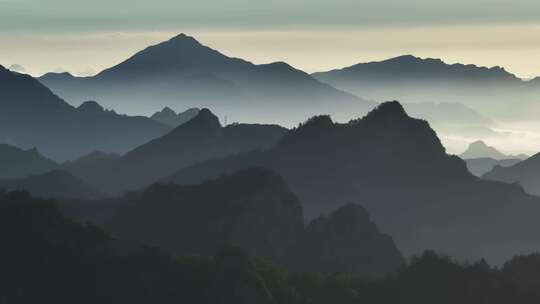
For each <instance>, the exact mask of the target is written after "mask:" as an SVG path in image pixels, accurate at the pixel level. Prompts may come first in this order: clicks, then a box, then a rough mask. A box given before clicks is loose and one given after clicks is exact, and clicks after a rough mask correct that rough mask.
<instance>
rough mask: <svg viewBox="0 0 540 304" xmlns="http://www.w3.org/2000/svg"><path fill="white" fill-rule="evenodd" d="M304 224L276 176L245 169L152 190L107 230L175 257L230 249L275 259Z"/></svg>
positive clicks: (298, 206)
mask: <svg viewBox="0 0 540 304" xmlns="http://www.w3.org/2000/svg"><path fill="white" fill-rule="evenodd" d="M303 225H304V220H303V217H302V207H301V204H300V201H299V200H298V198H296V196H295V195H294V194H293V193H292V192H291V191H290V190H289V189H288V187H287V185H286V184H285V182H284V181H283V180H282V179H281V177H279V176H278V175H276V174H274V173H272V172H269V171H268V170H263V169H247V170H244V171H240V172H237V173H234V174H232V175H230V176H224V177H221V178H218V179H216V180H213V181H208V182H205V183H202V184H200V185H195V186H177V185H159V184H156V185H154V186H151V187H150V188H148V189H147V190H145V191H144V192H143V193H142V194H141V195H140V197H138V198H137V202H136V203H134V204H131V205H130V206H129V207H128V208H125V210H120V211H119V212H118V213H117V215H116V216H115V217H114V218H113V220H112V221H111V224H110V225H109V227H108V228H109V230H110V231H111V233H113V234H114V235H115V236H117V237H119V238H122V239H125V240H133V241H138V242H141V243H146V244H153V245H156V246H159V247H161V248H166V249H168V250H172V251H173V252H175V253H177V254H185V255H201V256H211V255H212V254H213V253H214V252H215V251H216V249H217V248H219V246H222V245H231V246H238V247H241V248H244V249H246V250H247V251H248V253H250V254H251V255H255V256H267V257H272V258H280V257H281V255H282V254H283V252H284V251H285V250H286V249H287V248H288V247H289V246H290V244H291V243H292V242H293V241H294V240H295V238H296V236H297V235H299V234H300V233H301V232H302V230H303Z"/></svg>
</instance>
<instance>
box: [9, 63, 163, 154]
mask: <svg viewBox="0 0 540 304" xmlns="http://www.w3.org/2000/svg"><path fill="white" fill-rule="evenodd" d="M168 129H169V128H168V127H167V126H164V125H162V124H160V123H157V122H155V121H153V120H151V119H149V118H146V117H128V116H125V115H118V114H116V113H114V112H112V111H105V110H104V109H103V108H102V107H101V106H99V105H98V104H97V103H95V102H87V103H84V104H83V105H82V106H81V107H79V108H74V107H72V106H70V105H69V104H67V103H66V102H64V101H63V100H62V99H60V98H58V97H57V96H56V95H54V94H53V93H52V92H51V91H50V90H49V89H47V88H46V87H45V86H43V85H42V84H41V83H39V82H38V81H37V80H35V79H34V78H32V77H30V76H28V75H23V74H16V73H13V72H11V71H9V70H6V69H4V68H3V67H1V66H0V142H4V143H8V144H14V145H17V146H19V147H24V148H31V147H37V148H38V149H39V151H41V152H42V153H43V154H44V155H46V156H47V157H51V158H53V159H56V160H66V159H73V158H76V157H79V156H81V155H83V154H86V153H89V152H91V151H94V150H102V151H107V152H117V153H124V152H126V151H128V150H129V149H132V148H133V147H135V146H137V145H140V144H142V143H144V142H147V141H149V140H150V139H153V138H155V137H158V136H161V135H163V134H164V133H165V132H167V131H168Z"/></svg>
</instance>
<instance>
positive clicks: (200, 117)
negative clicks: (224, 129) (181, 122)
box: [186, 108, 221, 129]
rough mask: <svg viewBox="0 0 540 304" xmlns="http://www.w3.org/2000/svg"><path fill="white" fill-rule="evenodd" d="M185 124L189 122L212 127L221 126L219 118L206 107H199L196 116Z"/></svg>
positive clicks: (193, 124)
mask: <svg viewBox="0 0 540 304" xmlns="http://www.w3.org/2000/svg"><path fill="white" fill-rule="evenodd" d="M187 124H190V125H192V126H195V125H196V126H206V127H209V128H212V129H214V128H217V129H219V128H221V123H220V122H219V118H218V117H217V116H216V115H214V113H212V111H210V110H209V109H207V108H204V109H201V110H200V111H199V113H198V114H197V116H195V117H194V118H193V119H191V120H190V121H189V122H187V123H186V125H187Z"/></svg>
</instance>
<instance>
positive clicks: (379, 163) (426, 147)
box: [165, 102, 540, 262]
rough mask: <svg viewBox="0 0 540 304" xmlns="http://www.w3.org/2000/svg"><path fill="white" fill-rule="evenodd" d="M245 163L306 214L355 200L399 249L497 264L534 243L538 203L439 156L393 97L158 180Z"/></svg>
mask: <svg viewBox="0 0 540 304" xmlns="http://www.w3.org/2000/svg"><path fill="white" fill-rule="evenodd" d="M248 166H261V167H267V168H271V169H273V170H275V171H276V172H277V173H278V174H280V175H281V176H283V177H284V179H285V180H286V181H287V183H288V184H289V185H290V186H291V189H292V190H293V191H294V192H295V193H296V194H298V196H299V197H300V199H301V201H302V202H304V210H305V212H306V215H307V216H308V217H309V218H315V217H317V216H318V215H319V214H321V213H327V212H330V211H332V210H334V209H335V208H337V207H339V206H340V204H339V202H347V201H353V202H359V203H361V204H362V205H363V206H364V207H365V208H366V209H367V210H368V212H369V214H370V215H371V216H372V217H373V219H374V221H375V222H376V223H377V224H378V225H379V227H380V229H381V231H382V232H384V233H387V234H389V235H390V236H392V238H393V239H394V240H395V241H396V243H397V245H398V247H399V248H400V249H401V250H402V251H403V252H404V254H406V255H409V254H411V253H417V252H419V251H421V250H424V249H426V248H432V249H437V250H441V251H442V252H445V253H448V254H451V255H453V256H459V257H465V258H471V259H472V258H478V257H486V258H488V259H490V260H492V261H495V262H500V261H502V260H503V259H504V258H507V257H508V256H511V255H512V254H515V252H516V251H520V252H521V251H523V252H527V251H534V250H537V249H538V248H540V243H539V242H538V241H537V238H536V237H535V236H534V233H533V232H532V230H531V229H530V227H531V225H532V226H535V225H537V224H536V222H537V221H536V220H535V219H534V216H532V215H533V214H537V213H538V212H539V211H540V203H539V202H538V199H537V198H535V197H532V196H529V195H527V194H526V193H524V191H523V190H522V189H521V188H520V187H518V186H516V185H507V184H503V183H497V182H491V181H482V180H479V179H478V178H476V177H474V176H473V175H472V174H471V173H469V172H468V170H467V168H466V165H465V162H464V161H463V160H461V159H459V158H458V157H456V156H449V155H447V154H446V153H445V149H444V147H443V146H442V145H441V143H440V141H439V140H438V138H437V136H436V134H435V132H433V130H432V129H431V128H430V127H429V125H428V123H427V122H425V121H422V120H417V119H413V118H411V117H409V116H408V115H407V114H406V113H405V111H404V110H403V108H402V107H401V105H400V104H399V103H397V102H389V103H384V104H382V105H380V106H379V107H377V108H376V109H375V110H373V111H371V112H370V113H369V114H368V115H367V116H365V117H364V118H362V119H358V120H355V121H351V122H350V123H347V124H338V123H334V122H332V120H331V119H330V118H329V117H327V116H320V117H315V118H312V119H310V120H308V121H307V122H306V123H305V124H303V125H301V126H300V127H299V128H297V129H295V130H291V131H289V132H288V133H287V134H286V135H285V136H284V137H283V139H282V140H281V141H280V142H279V143H278V144H277V145H276V146H275V147H274V148H272V149H270V150H268V151H262V152H253V153H245V154H241V155H237V156H232V157H227V158H224V159H219V160H212V161H207V162H204V163H201V164H198V165H194V166H191V167H188V168H185V169H184V170H181V171H179V172H177V173H176V174H174V175H172V176H171V177H169V178H167V179H165V180H167V181H174V182H176V183H179V184H189V183H193V182H198V181H200V180H204V179H205V178H208V177H212V176H218V175H219V174H221V173H223V172H231V171H234V170H238V169H239V168H244V167H248ZM509 206H512V208H510V209H509ZM501 218H504V219H505V223H507V224H506V225H505V226H504V227H501V225H500V219H501ZM508 244H512V246H511V247H512V248H510V247H509V246H508Z"/></svg>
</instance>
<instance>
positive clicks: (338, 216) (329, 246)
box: [286, 204, 404, 277]
mask: <svg viewBox="0 0 540 304" xmlns="http://www.w3.org/2000/svg"><path fill="white" fill-rule="evenodd" d="M286 261H287V265H288V267H289V269H290V270H292V271H296V272H314V271H317V272H322V273H328V274H332V273H336V272H342V273H355V274H363V275H365V276H371V277H377V276H381V275H387V274H389V273H392V272H395V271H396V270H397V269H399V268H400V267H401V266H403V264H404V263H403V258H402V257H401V254H400V253H399V251H398V250H397V248H396V245H395V244H394V242H393V241H392V239H391V238H390V237H389V236H387V235H384V234H382V233H380V232H379V231H378V229H377V227H376V225H375V224H374V223H373V222H371V221H370V219H369V216H368V214H367V212H366V210H365V209H364V208H362V207H361V206H359V205H354V204H348V205H345V206H343V207H341V208H340V209H338V210H336V211H334V212H332V213H331V214H330V215H329V216H321V217H319V218H317V219H315V220H313V221H312V222H311V223H310V224H309V226H308V227H307V228H306V231H305V232H304V233H303V235H302V236H301V237H300V238H299V240H298V241H297V242H295V244H294V245H293V247H292V248H291V249H290V250H289V251H288V256H287V257H286Z"/></svg>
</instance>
